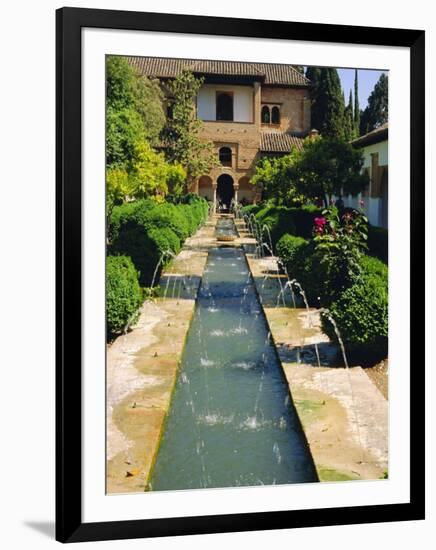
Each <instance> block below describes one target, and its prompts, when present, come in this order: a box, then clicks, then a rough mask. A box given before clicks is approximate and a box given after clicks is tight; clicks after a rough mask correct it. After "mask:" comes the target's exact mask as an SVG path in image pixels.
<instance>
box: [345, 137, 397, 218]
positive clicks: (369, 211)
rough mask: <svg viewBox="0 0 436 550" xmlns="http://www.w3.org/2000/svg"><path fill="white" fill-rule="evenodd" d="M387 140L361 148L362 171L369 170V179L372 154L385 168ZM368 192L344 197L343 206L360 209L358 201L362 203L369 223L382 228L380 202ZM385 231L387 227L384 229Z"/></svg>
mask: <svg viewBox="0 0 436 550" xmlns="http://www.w3.org/2000/svg"><path fill="white" fill-rule="evenodd" d="M388 150H389V147H388V140H386V141H381V142H380V143H374V144H373V145H368V146H367V147H363V148H362V151H363V169H365V168H369V175H370V177H371V155H372V154H373V153H378V163H379V166H387V165H388V164H389V162H388ZM388 186H389V184H388ZM369 195H370V193H369V190H366V191H365V193H363V194H362V193H359V194H358V195H357V196H356V197H353V196H351V195H348V196H347V197H344V203H345V206H350V207H351V208H359V209H360V208H361V207H360V200H363V201H364V206H363V211H364V212H365V214H366V216H367V218H368V220H369V223H370V224H371V225H377V226H379V227H383V226H384V224H383V216H382V208H383V205H382V200H383V199H381V198H378V197H370V196H369ZM385 229H387V227H385Z"/></svg>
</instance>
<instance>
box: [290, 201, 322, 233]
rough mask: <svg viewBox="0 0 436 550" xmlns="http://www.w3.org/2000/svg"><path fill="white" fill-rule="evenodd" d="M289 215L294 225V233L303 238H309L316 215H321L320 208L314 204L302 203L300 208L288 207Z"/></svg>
mask: <svg viewBox="0 0 436 550" xmlns="http://www.w3.org/2000/svg"><path fill="white" fill-rule="evenodd" d="M289 212H290V216H291V217H292V221H293V223H294V227H295V234H296V235H298V236H299V237H303V238H304V239H310V238H311V237H312V232H313V224H314V220H315V218H316V217H318V216H321V213H322V209H320V208H318V207H317V206H314V205H304V206H302V207H301V208H290V209H289Z"/></svg>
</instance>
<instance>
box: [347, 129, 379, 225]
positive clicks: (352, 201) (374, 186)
mask: <svg viewBox="0 0 436 550" xmlns="http://www.w3.org/2000/svg"><path fill="white" fill-rule="evenodd" d="M388 142H389V127H388V123H386V124H383V125H381V126H380V127H379V128H376V129H375V130H372V132H369V133H368V134H365V135H363V136H360V137H359V138H357V139H355V140H354V141H352V145H353V147H356V148H358V149H361V151H362V153H363V168H362V170H363V171H364V172H366V173H367V174H368V176H369V186H368V187H367V188H366V189H365V191H364V192H363V193H360V194H359V195H358V196H356V197H352V196H349V197H346V198H344V199H345V200H344V202H345V204H346V205H347V206H352V207H354V208H358V207H359V206H358V203H359V201H360V200H362V201H363V208H364V210H365V212H366V215H367V217H368V220H369V222H370V223H371V224H372V225H376V226H378V227H384V228H385V229H387V228H388V175H389V170H388V169H389V162H388V150H389V148H388Z"/></svg>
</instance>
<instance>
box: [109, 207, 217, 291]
mask: <svg viewBox="0 0 436 550" xmlns="http://www.w3.org/2000/svg"><path fill="white" fill-rule="evenodd" d="M207 210H208V207H207V202H206V201H205V200H204V199H201V198H200V197H196V198H195V199H194V198H192V197H189V199H188V200H185V201H184V202H182V203H180V204H172V203H169V202H162V203H158V202H156V201H152V200H149V199H146V200H140V201H135V202H131V203H125V204H123V205H121V206H116V207H115V208H114V209H113V212H112V215H111V219H110V226H109V230H108V234H109V241H110V245H109V246H110V253H111V254H113V255H126V256H129V257H130V258H131V259H132V261H133V263H134V265H135V267H136V269H137V271H138V272H139V282H140V283H141V285H142V286H149V285H150V284H151V282H152V278H153V273H154V270H155V267H156V265H157V264H158V262H159V259H160V257H161V255H162V254H163V252H166V251H168V252H170V253H172V254H177V253H178V252H179V251H180V248H181V246H182V244H183V242H184V241H185V239H186V238H187V237H189V236H190V235H192V234H193V233H194V232H195V231H196V230H197V229H198V227H199V226H200V225H201V224H202V223H203V222H204V220H205V219H206V217H207ZM170 259H171V256H170V255H169V256H168V258H167V260H166V262H168V261H169V260H170ZM166 262H164V263H163V265H165V263H166Z"/></svg>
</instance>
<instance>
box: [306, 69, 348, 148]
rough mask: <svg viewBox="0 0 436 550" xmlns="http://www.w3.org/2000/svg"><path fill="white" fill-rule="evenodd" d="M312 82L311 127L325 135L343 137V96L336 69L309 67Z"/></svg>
mask: <svg viewBox="0 0 436 550" xmlns="http://www.w3.org/2000/svg"><path fill="white" fill-rule="evenodd" d="M306 76H307V77H308V78H309V79H310V80H311V82H312V111H311V115H312V128H316V129H317V130H319V132H320V133H321V134H323V135H326V136H333V137H339V138H343V137H344V109H345V105H344V98H343V95H342V88H341V82H340V79H339V74H338V71H337V70H336V69H333V68H324V67H322V68H321V67H309V68H308V70H307V73H306Z"/></svg>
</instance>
